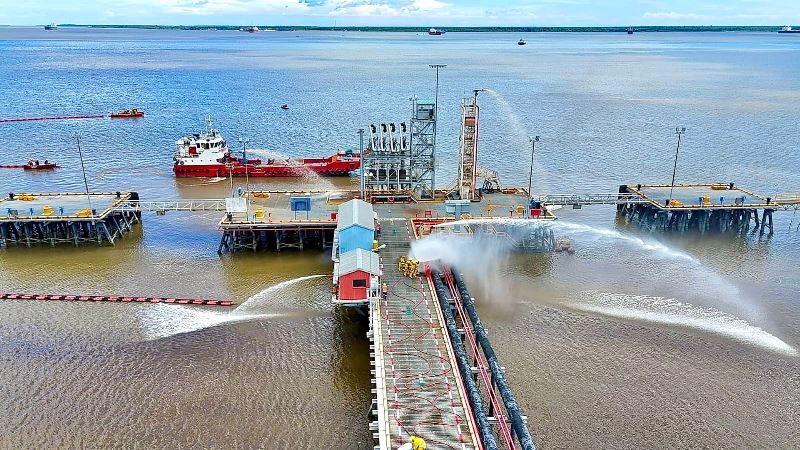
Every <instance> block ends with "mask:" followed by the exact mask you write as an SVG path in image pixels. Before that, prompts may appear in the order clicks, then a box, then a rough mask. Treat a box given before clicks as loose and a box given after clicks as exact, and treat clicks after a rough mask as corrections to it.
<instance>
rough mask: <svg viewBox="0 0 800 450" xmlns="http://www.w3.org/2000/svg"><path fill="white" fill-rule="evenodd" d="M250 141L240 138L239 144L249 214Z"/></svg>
mask: <svg viewBox="0 0 800 450" xmlns="http://www.w3.org/2000/svg"><path fill="white" fill-rule="evenodd" d="M249 142H250V140H249V139H246V138H241V137H240V138H239V143H240V144H242V160H243V161H244V179H245V186H246V190H245V195H246V197H245V201H246V202H247V212H248V213H250V173H249V172H248V170H247V167H248V166H249V164H248V163H247V144H248V143H249Z"/></svg>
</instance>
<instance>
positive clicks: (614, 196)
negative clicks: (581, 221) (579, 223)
mask: <svg viewBox="0 0 800 450" xmlns="http://www.w3.org/2000/svg"><path fill="white" fill-rule="evenodd" d="M533 200H537V201H539V202H541V203H543V204H545V205H624V204H631V203H652V201H651V200H648V199H646V198H644V197H642V196H641V195H639V194H631V193H626V194H623V193H619V192H612V193H601V194H591V193H589V194H540V195H534V196H533Z"/></svg>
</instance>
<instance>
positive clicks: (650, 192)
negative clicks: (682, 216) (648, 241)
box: [627, 184, 775, 209]
mask: <svg viewBox="0 0 800 450" xmlns="http://www.w3.org/2000/svg"><path fill="white" fill-rule="evenodd" d="M627 187H628V190H629V191H630V192H632V193H634V194H636V195H638V196H640V197H642V198H643V199H645V200H650V201H651V202H653V205H654V206H657V207H660V208H662V209H667V208H668V205H667V204H666V201H667V200H668V199H669V198H670V188H671V187H670V185H668V184H661V185H634V186H632V185H628V186H627ZM706 196H707V197H708V198H709V200H710V201H709V202H708V203H704V202H703V197H706ZM672 198H673V200H677V201H678V202H680V203H679V205H680V206H676V205H670V206H669V208H670V209H671V208H683V209H706V208H707V209H712V208H713V209H720V208H723V209H725V208H728V209H731V208H759V209H760V208H765V207H767V208H768V207H770V206H775V205H774V204H772V205H771V203H773V202H772V200H774V199H771V200H770V201H769V202H768V201H767V198H766V197H764V196H761V195H758V194H755V193H753V192H751V191H749V190H747V189H743V188H740V187H738V186H736V185H733V186H732V187H731V184H676V185H675V187H674V189H673V190H672Z"/></svg>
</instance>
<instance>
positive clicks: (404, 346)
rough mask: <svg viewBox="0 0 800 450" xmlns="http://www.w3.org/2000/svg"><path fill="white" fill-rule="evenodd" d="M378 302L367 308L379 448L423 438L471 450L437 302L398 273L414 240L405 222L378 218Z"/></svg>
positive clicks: (468, 420)
mask: <svg viewBox="0 0 800 450" xmlns="http://www.w3.org/2000/svg"><path fill="white" fill-rule="evenodd" d="M380 224H381V227H382V229H383V232H382V236H381V242H382V243H383V244H385V245H386V247H385V248H384V249H383V250H382V251H381V255H382V258H383V261H384V264H385V267H384V276H383V281H384V282H386V283H387V285H388V287H389V294H388V296H387V298H386V299H385V300H381V301H379V302H376V303H373V304H372V306H371V308H370V321H371V333H372V339H373V342H374V347H375V350H374V353H373V355H374V356H373V362H374V365H375V386H376V391H377V397H378V398H377V416H378V420H377V424H376V426H375V427H374V428H375V431H376V433H377V436H378V441H379V446H378V447H377V448H381V449H394V448H397V447H399V446H400V445H402V444H403V443H405V442H408V439H409V436H410V435H411V434H416V435H419V436H422V437H423V438H424V439H425V440H426V441H427V444H428V448H432V449H433V448H437V449H438V448H452V449H474V448H478V444H477V442H476V436H477V434H478V433H477V431H476V426H475V423H474V420H473V418H472V415H471V413H470V411H469V405H468V402H467V400H466V398H467V397H466V394H465V393H464V388H463V385H462V382H461V378H460V376H459V372H458V369H457V366H456V363H455V356H454V354H453V349H452V347H451V344H450V341H449V339H448V337H447V334H446V333H447V331H446V330H445V328H444V325H443V324H444V320H443V318H442V315H441V312H440V310H439V306H438V303H437V302H436V300H435V299H433V298H432V295H431V293H430V291H429V287H428V285H427V283H423V280H422V278H421V277H414V278H408V277H405V276H403V275H401V274H400V273H399V272H398V270H397V260H398V259H399V258H400V256H403V255H407V253H408V250H409V247H410V241H411V240H412V239H414V237H413V230H412V228H411V224H410V220H408V219H382V220H380Z"/></svg>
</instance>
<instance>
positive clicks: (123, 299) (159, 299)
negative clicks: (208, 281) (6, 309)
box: [0, 293, 235, 306]
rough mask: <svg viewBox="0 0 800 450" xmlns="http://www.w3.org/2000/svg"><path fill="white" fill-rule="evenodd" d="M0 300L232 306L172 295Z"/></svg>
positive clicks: (29, 296) (43, 296)
mask: <svg viewBox="0 0 800 450" xmlns="http://www.w3.org/2000/svg"><path fill="white" fill-rule="evenodd" d="M0 300H61V301H77V302H120V303H170V304H177V305H204V306H233V305H235V303H234V302H232V301H230V300H210V299H199V298H173V297H164V298H162V297H122V296H110V295H58V294H8V293H0Z"/></svg>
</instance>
